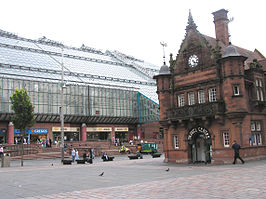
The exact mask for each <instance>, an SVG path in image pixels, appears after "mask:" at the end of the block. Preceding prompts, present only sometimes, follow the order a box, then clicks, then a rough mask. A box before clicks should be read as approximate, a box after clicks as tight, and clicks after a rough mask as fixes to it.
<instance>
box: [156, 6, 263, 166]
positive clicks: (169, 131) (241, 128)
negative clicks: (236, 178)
mask: <svg viewBox="0 0 266 199" xmlns="http://www.w3.org/2000/svg"><path fill="white" fill-rule="evenodd" d="M227 12H228V11H227V10H224V9H222V10H219V11H217V12H214V13H212V14H213V15H214V24H215V31H216V38H212V37H209V36H206V35H203V34H201V33H200V32H199V31H198V30H197V26H196V24H195V23H194V21H193V18H192V16H191V13H190V14H189V18H188V25H187V27H186V35H185V39H184V40H183V43H182V44H181V47H180V50H179V53H178V54H177V56H176V58H175V59H174V58H173V56H172V55H170V67H169V68H168V67H167V66H166V65H165V64H164V66H162V67H161V69H160V73H159V75H157V76H155V77H154V78H155V79H156V80H157V93H158V98H159V104H160V112H159V113H160V124H161V126H163V129H164V152H165V162H176V163H192V162H193V163H196V162H205V163H207V162H209V163H232V161H233V151H232V149H231V146H232V142H233V140H236V141H237V142H238V143H239V144H240V145H241V147H242V150H241V154H240V155H241V156H242V157H243V158H244V159H245V160H249V159H261V158H265V157H266V145H265V142H266V140H265V128H266V111H265V78H266V76H265V74H266V73H265V72H266V59H265V57H264V56H263V55H262V54H261V53H260V52H259V51H258V50H255V51H254V52H252V51H249V50H246V49H243V48H240V47H237V46H234V45H232V44H231V43H230V42H229V34H228V22H229V20H228V18H227Z"/></svg>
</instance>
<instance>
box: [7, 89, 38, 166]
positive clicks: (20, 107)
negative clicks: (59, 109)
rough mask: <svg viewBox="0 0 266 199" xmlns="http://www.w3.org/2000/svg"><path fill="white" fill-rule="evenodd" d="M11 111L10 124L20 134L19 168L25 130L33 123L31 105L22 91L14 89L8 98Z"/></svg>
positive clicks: (26, 94)
mask: <svg viewBox="0 0 266 199" xmlns="http://www.w3.org/2000/svg"><path fill="white" fill-rule="evenodd" d="M10 100H11V104H12V106H11V109H12V110H13V111H14V115H13V116H12V122H13V124H14V127H15V128H16V129H18V130H19V131H20V133H21V134H22V142H21V145H22V146H21V166H23V155H24V145H23V140H24V138H25V136H26V130H27V129H29V128H30V127H32V126H33V125H34V123H35V116H34V112H33V111H34V106H33V105H32V103H31V101H30V98H29V96H28V93H27V91H26V90H24V89H20V90H18V89H16V90H15V92H14V93H13V95H12V96H11V97H10Z"/></svg>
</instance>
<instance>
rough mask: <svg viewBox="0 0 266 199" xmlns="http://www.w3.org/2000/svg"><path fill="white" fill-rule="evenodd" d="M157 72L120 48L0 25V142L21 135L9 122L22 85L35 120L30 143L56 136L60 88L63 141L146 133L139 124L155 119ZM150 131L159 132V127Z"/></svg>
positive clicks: (58, 132) (9, 141) (151, 66)
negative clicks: (76, 43) (25, 33)
mask: <svg viewBox="0 0 266 199" xmlns="http://www.w3.org/2000/svg"><path fill="white" fill-rule="evenodd" d="M62 65H63V70H62ZM62 71H64V72H63V74H64V75H63V83H62ZM158 72H159V67H158V66H156V65H153V64H151V63H148V62H145V61H143V60H139V59H137V58H134V57H132V56H128V55H125V54H123V53H121V52H118V51H108V50H107V51H105V52H104V51H102V50H97V49H94V48H91V47H87V46H85V45H82V46H81V47H80V48H75V47H69V46H66V45H63V44H62V43H59V42H56V41H53V40H50V39H47V38H45V37H42V38H40V39H37V40H32V39H26V38H23V37H20V36H18V35H16V34H13V33H10V32H6V31H3V30H0V143H9V144H13V143H14V141H15V142H17V139H19V135H20V134H19V131H17V130H16V129H14V126H13V124H12V123H11V115H12V110H11V103H10V96H12V94H13V92H14V90H15V88H18V89H20V88H23V89H25V90H26V91H27V93H28V95H29V96H30V99H31V102H32V103H33V105H34V113H35V115H36V124H35V126H34V127H32V129H31V130H30V131H29V132H28V134H29V136H28V143H30V142H31V143H34V142H37V141H38V140H39V139H41V138H43V139H52V140H53V141H56V140H60V131H61V129H60V106H61V101H60V93H61V89H62V88H63V92H64V96H63V98H64V107H65V108H64V122H65V126H64V131H65V140H66V141H88V140H109V139H112V138H113V137H115V138H120V139H123V140H124V141H127V140H129V139H132V138H133V137H145V136H146V137H149V132H145V130H143V129H145V128H143V125H147V124H150V123H152V124H157V122H158V120H159V105H158V97H157V94H156V90H157V87H156V82H155V80H154V79H153V76H154V75H156V74H157V73H158ZM155 131H156V132H155ZM40 132H41V133H40ZM152 133H153V136H154V133H155V134H156V133H159V126H158V131H157V130H153V132H152Z"/></svg>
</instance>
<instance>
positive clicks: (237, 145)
mask: <svg viewBox="0 0 266 199" xmlns="http://www.w3.org/2000/svg"><path fill="white" fill-rule="evenodd" d="M240 148H241V147H240V145H239V144H237V143H236V141H235V140H234V142H233V145H232V149H234V151H235V157H234V162H233V164H235V163H236V159H237V158H238V159H239V160H241V162H242V164H244V163H245V161H244V160H243V159H242V158H241V157H240V156H239V149H240Z"/></svg>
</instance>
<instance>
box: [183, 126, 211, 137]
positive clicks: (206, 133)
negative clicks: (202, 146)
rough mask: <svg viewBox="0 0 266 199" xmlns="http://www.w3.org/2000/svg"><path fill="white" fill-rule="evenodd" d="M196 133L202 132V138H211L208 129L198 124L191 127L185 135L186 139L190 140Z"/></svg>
mask: <svg viewBox="0 0 266 199" xmlns="http://www.w3.org/2000/svg"><path fill="white" fill-rule="evenodd" d="M197 133H200V134H203V135H204V139H209V138H211V134H210V132H209V131H208V129H206V128H204V127H201V126H198V127H195V128H193V129H191V130H190V131H189V133H188V136H187V139H188V140H191V139H192V137H193V135H194V134H197Z"/></svg>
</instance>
